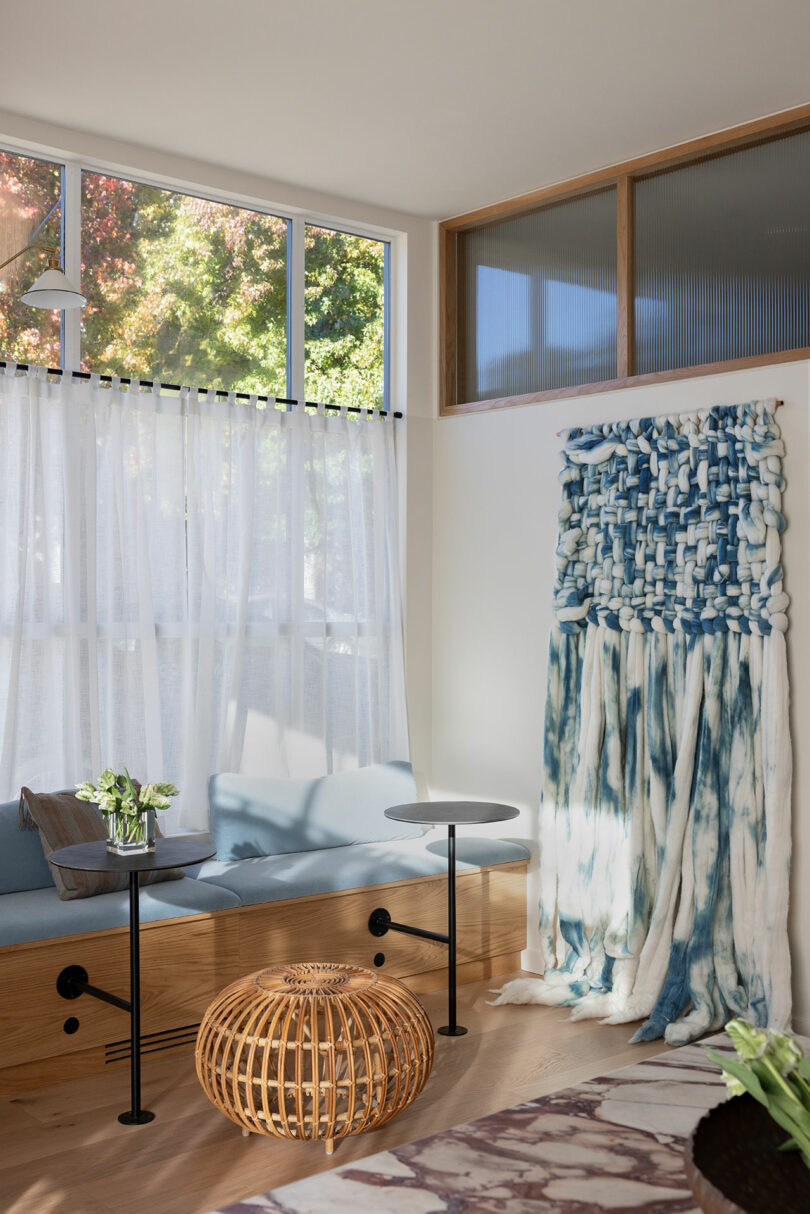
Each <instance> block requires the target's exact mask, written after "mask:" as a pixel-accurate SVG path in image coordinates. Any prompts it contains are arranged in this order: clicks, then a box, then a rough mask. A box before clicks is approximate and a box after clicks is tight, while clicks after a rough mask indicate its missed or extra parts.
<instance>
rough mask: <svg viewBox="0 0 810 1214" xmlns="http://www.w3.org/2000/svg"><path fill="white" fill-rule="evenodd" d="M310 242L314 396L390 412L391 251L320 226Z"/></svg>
mask: <svg viewBox="0 0 810 1214" xmlns="http://www.w3.org/2000/svg"><path fill="white" fill-rule="evenodd" d="M305 241H306V251H305V273H306V280H305V284H304V299H305V346H306V398H307V400H312V401H318V402H321V403H323V404H326V405H360V406H362V407H363V408H371V409H382V408H383V407H384V404H385V323H386V321H385V262H386V249H387V245H386V243H385V242H384V241H382V240H370V239H368V238H367V237H365V236H352V235H351V234H350V233H348V232H335V231H332V230H331V229H330V228H321V227H316V226H315V225H314V224H307V227H306V235H305Z"/></svg>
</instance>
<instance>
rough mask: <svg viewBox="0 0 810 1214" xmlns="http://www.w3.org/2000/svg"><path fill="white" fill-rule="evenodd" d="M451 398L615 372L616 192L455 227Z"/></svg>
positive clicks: (509, 392) (539, 387)
mask: <svg viewBox="0 0 810 1214" xmlns="http://www.w3.org/2000/svg"><path fill="white" fill-rule="evenodd" d="M458 318H459V319H458V327H459V365H458V369H459V384H458V400H459V402H464V401H477V400H492V399H495V398H497V397H502V396H519V395H522V394H523V393H526V392H541V391H544V390H546V389H550V388H565V387H569V386H570V385H573V384H587V383H594V382H597V381H599V380H603V379H613V378H615V376H616V192H615V190H605V191H603V192H602V193H599V194H592V195H590V197H588V198H577V199H574V200H573V201H571V202H566V203H562V204H560V205H559V206H555V207H549V208H547V209H545V210H542V211H535V212H534V213H533V214H531V215H521V216H519V217H518V218H517V219H509V220H505V221H503V222H501V223H496V224H491V225H489V226H487V227H483V228H475V229H473V230H472V231H470V232H460V233H459V235H458Z"/></svg>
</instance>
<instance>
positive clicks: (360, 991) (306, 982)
mask: <svg viewBox="0 0 810 1214" xmlns="http://www.w3.org/2000/svg"><path fill="white" fill-rule="evenodd" d="M196 1059H197V1075H198V1077H199V1080H200V1083H201V1084H202V1086H203V1089H204V1091H205V1093H206V1095H207V1096H208V1098H209V1100H211V1101H212V1103H213V1104H215V1105H216V1107H217V1108H218V1109H220V1111H221V1112H223V1113H224V1114H225V1116H226V1117H229V1118H230V1119H231V1121H233V1122H235V1123H236V1125H238V1126H240V1127H241V1128H242V1131H243V1133H244V1134H248V1133H250V1132H254V1133H257V1134H267V1135H269V1136H271V1137H274V1138H304V1139H319V1140H322V1141H323V1142H325V1144H326V1152H327V1154H328V1155H331V1154H332V1151H333V1150H334V1144H335V1139H336V1138H346V1137H348V1136H349V1135H352V1134H359V1133H361V1132H362V1131H363V1130H371V1129H374V1128H376V1127H377V1126H380V1125H383V1124H384V1123H385V1122H386V1121H389V1120H390V1119H391V1118H392V1117H395V1116H396V1114H397V1113H401V1112H402V1110H403V1109H405V1108H407V1107H408V1105H409V1104H410V1103H411V1102H412V1101H413V1100H415V1099H416V1097H417V1096H418V1095H419V1093H420V1092H421V1090H422V1088H423V1087H424V1086H425V1083H426V1082H427V1078H428V1076H429V1074H430V1069H431V1067H432V1065H433V1029H432V1028H431V1025H430V1021H429V1020H428V1017H427V1013H426V1012H425V1009H424V1008H423V1007H422V1004H421V1003H420V1002H419V1000H418V999H417V998H416V996H415V995H413V994H412V993H411V992H410V991H409V990H408V988H407V987H406V986H404V985H403V983H401V982H398V981H397V980H396V978H389V977H388V976H386V975H383V974H376V973H374V971H373V970H367V969H363V968H362V967H361V966H357V965H344V964H340V963H331V962H302V963H300V964H295V965H280V966H276V967H274V968H271V969H264V970H259V971H258V972H257V973H255V974H249V975H248V976H247V977H245V978H240V979H239V980H238V981H237V982H234V983H233V984H232V985H231V986H229V987H227V988H226V989H225V990H224V991H223V992H222V993H221V994H220V995H219V996H218V997H217V998H216V999H215V1000H214V1002H213V1003H212V1004H211V1006H210V1007H209V1008H208V1010H207V1012H206V1013H205V1016H204V1017H203V1020H202V1023H201V1025H200V1029H199V1032H198V1034H197V1048H196Z"/></svg>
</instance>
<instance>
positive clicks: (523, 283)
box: [440, 107, 810, 413]
mask: <svg viewBox="0 0 810 1214" xmlns="http://www.w3.org/2000/svg"><path fill="white" fill-rule="evenodd" d="M808 128H810V107H803V108H801V109H800V110H797V111H794V112H793V113H792V114H788V115H781V116H780V117H779V118H778V119H763V120H760V121H758V122H755V123H749V124H748V125H747V126H745V127H739V128H735V129H734V130H732V131H726V132H721V133H719V134H718V135H716V136H710V137H706V138H703V139H700V140H696V141H694V143H692V144H683V145H681V146H680V147H677V148H671V149H669V150H668V151H666V152H662V153H656V154H654V155H650V156H646V157H642V158H640V159H639V160H637V161H630V162H628V163H627V164H624V165H619V166H614V167H612V168H609V169H604V170H599V171H597V172H595V173H590V174H588V176H587V177H585V178H577V179H575V180H573V181H570V182H565V183H563V184H562V185H560V186H554V187H551V188H549V189H545V190H540V191H538V192H537V194H536V195H525V196H523V197H521V198H515V199H511V200H510V201H508V202H505V203H500V204H498V205H497V206H493V207H487V208H485V209H484V210H482V211H480V212H472V213H470V214H469V215H461V216H458V217H457V218H454V219H450V220H447V221H445V222H444V223H443V224H441V225H440V266H441V279H440V292H441V304H440V324H441V332H440V349H441V380H440V384H441V412H442V413H449V412H454V411H463V410H464V409H480V408H485V407H487V402H488V401H491V400H494V401H497V403H498V404H510V403H528V402H530V401H535V400H542V399H546V398H553V397H555V396H566V395H574V394H578V393H580V392H587V391H598V390H601V389H603V388H604V387H606V386H608V385H611V384H618V383H622V384H623V383H626V382H639V380H640V377H642V376H646V377H647V378H648V379H649V378H651V377H654V378H672V377H675V376H683V375H686V374H696V373H701V372H702V373H708V372H709V371H716V370H718V369H720V368H731V367H735V366H740V365H752V364H753V363H756V362H768V361H771V360H773V359H775V358H779V359H783V358H785V357H789V356H793V357H796V358H799V357H804V358H807V357H810V221H808V218H807V216H808V214H810V129H808Z"/></svg>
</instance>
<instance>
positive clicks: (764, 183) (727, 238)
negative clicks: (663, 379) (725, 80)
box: [635, 133, 810, 374]
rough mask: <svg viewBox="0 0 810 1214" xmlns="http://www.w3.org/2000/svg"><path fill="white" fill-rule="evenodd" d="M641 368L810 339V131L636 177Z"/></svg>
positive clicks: (691, 363) (730, 355) (653, 368)
mask: <svg viewBox="0 0 810 1214" xmlns="http://www.w3.org/2000/svg"><path fill="white" fill-rule="evenodd" d="M635 210H636V370H637V372H638V373H639V374H642V373H644V372H645V371H666V370H670V369H672V368H675V367H689V366H699V365H700V364H701V363H712V362H718V361H723V360H726V359H731V358H743V357H745V356H748V355H756V354H768V353H772V352H773V351H776V350H793V349H797V348H799V347H802V346H808V345H810V221H808V216H809V215H810V133H805V134H801V135H793V136H791V137H789V138H786V139H779V140H776V141H775V142H773V143H766V144H760V146H759V147H753V148H746V149H745V150H744V151H741V152H735V153H733V154H732V155H729V156H721V157H718V158H717V159H715V160H707V161H704V162H703V163H702V164H693V165H689V166H688V167H687V168H683V169H678V170H676V171H674V172H671V173H663V174H662V175H661V176H659V177H652V178H649V179H648V180H646V181H640V182H638V183H637V185H636V198H635Z"/></svg>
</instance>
